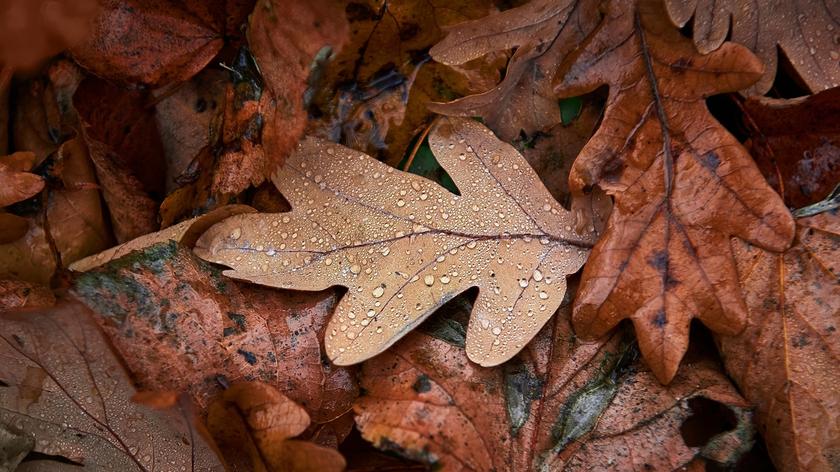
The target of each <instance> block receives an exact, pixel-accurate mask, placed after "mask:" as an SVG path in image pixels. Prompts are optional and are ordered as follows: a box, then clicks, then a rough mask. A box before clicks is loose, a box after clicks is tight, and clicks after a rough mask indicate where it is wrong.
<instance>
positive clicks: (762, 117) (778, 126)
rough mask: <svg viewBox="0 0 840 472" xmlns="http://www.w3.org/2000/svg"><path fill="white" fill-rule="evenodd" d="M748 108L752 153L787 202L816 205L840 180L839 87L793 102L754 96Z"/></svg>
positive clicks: (745, 105) (798, 205)
mask: <svg viewBox="0 0 840 472" xmlns="http://www.w3.org/2000/svg"><path fill="white" fill-rule="evenodd" d="M743 109H744V121H745V124H746V125H747V129H748V130H749V132H750V135H751V136H750V138H751V141H750V143H749V148H750V154H752V156H753V157H754V158H755V161H756V163H757V164H758V167H759V169H761V171H762V173H764V176H765V177H766V178H767V181H768V182H769V183H770V185H772V186H773V187H774V188H778V189H779V193H780V194H782V196H783V197H784V200H785V203H787V204H788V205H789V206H791V207H793V208H801V207H804V206H806V205H809V204H812V203H816V202H818V201H820V200H821V199H822V198H823V197H825V196H826V195H828V193H829V192H831V190H832V189H833V188H834V186H835V185H837V183H838V182H840V88H834V89H831V90H826V91H825V92H820V93H817V94H814V95H811V96H808V97H802V98H795V99H790V100H784V99H772V98H765V97H750V98H749V99H747V100H746V102H745V103H744V106H743ZM780 178H781V182H780V181H779V179H780Z"/></svg>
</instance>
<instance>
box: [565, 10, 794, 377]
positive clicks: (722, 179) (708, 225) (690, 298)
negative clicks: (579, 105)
mask: <svg viewBox="0 0 840 472" xmlns="http://www.w3.org/2000/svg"><path fill="white" fill-rule="evenodd" d="M605 15H606V16H605V18H604V22H603V24H602V25H601V26H600V27H599V29H597V30H596V31H595V32H593V33H592V35H591V36H590V37H589V38H588V39H587V40H586V42H585V43H584V44H583V45H582V46H581V47H580V48H579V49H578V50H577V51H576V52H575V53H574V54H573V55H572V56H570V58H569V60H568V61H567V62H566V63H565V65H564V66H563V67H564V71H565V72H564V73H562V74H559V75H558V76H557V77H558V80H557V83H556V91H557V92H558V93H560V94H561V95H563V96H575V95H580V94H581V93H586V92H589V91H592V90H595V89H596V88H598V87H600V86H603V85H608V86H609V96H608V98H607V107H606V110H605V112H604V117H603V120H602V122H601V125H600V127H599V129H598V131H597V132H596V133H595V135H594V136H593V137H592V139H590V141H589V143H587V145H586V146H585V147H584V148H583V150H582V151H581V153H580V155H579V156H578V158H577V160H576V161H575V163H574V165H573V166H572V171H571V174H570V177H569V181H570V187H571V189H572V192H573V194H578V195H581V194H582V193H583V192H584V190H586V189H588V188H590V187H593V186H596V185H598V186H600V187H602V188H603V189H604V190H605V191H606V192H607V193H608V194H610V195H612V196H613V197H614V198H615V206H614V207H613V210H612V213H611V215H610V218H609V221H608V223H607V230H606V232H605V233H604V236H603V237H602V238H601V240H600V241H599V242H598V243H597V244H596V245H595V248H594V249H593V252H592V255H591V256H590V259H589V261H588V262H587V264H586V266H585V268H584V272H583V279H582V282H581V288H580V292H579V293H578V296H577V298H576V301H575V303H576V306H575V310H574V321H575V327H576V330H577V331H578V334H579V335H581V336H583V337H585V338H597V337H599V336H602V335H603V334H604V333H606V332H607V331H609V330H610V329H612V328H613V327H614V326H615V325H616V324H618V322H619V321H621V320H622V319H624V318H630V319H631V320H632V321H633V323H634V325H635V327H636V334H637V336H638V339H639V347H640V349H641V352H642V355H643V356H644V358H645V359H646V361H647V363H648V365H649V366H650V367H651V369H652V370H653V372H654V373H655V374H656V376H657V378H658V379H659V380H661V381H662V382H668V381H670V380H671V378H673V376H674V375H675V373H676V372H677V368H678V366H679V362H680V359H681V358H682V357H683V354H684V353H685V351H686V349H687V346H688V333H689V323H690V321H691V319H692V318H695V317H696V318H699V319H700V321H702V322H703V323H704V324H705V325H706V326H708V327H709V328H710V329H712V330H713V331H715V332H719V333H723V334H736V333H738V332H739V331H740V330H741V329H743V327H744V323H745V319H746V306H745V304H744V299H743V295H742V294H741V288H740V286H739V284H738V280H737V277H738V273H737V271H736V269H735V261H734V259H733V255H732V252H731V250H730V249H729V245H728V241H729V238H730V236H736V237H739V238H741V239H744V240H747V241H750V242H752V243H754V244H757V245H759V246H761V247H764V248H766V249H769V250H775V251H781V250H784V249H785V248H786V247H787V246H789V245H790V242H791V240H792V238H793V220H792V218H791V216H790V213H789V212H788V211H787V209H786V208H785V206H784V204H783V203H782V201H781V200H780V199H779V198H778V196H777V195H776V194H775V193H774V192H773V191H772V190H771V189H770V187H769V186H768V185H767V184H766V183H765V181H764V179H763V178H762V176H761V174H760V172H759V171H758V169H757V168H756V167H755V165H754V163H753V162H752V160H751V159H750V157H749V155H748V154H747V152H746V150H745V149H744V148H743V147H741V145H740V144H739V143H738V141H737V140H736V139H735V138H734V137H732V136H731V135H729V134H728V133H727V132H726V130H725V129H724V128H723V127H722V126H721V125H720V124H719V123H717V122H716V121H715V120H714V119H713V118H712V117H711V115H710V114H709V112H708V110H707V109H706V107H705V102H704V100H703V99H704V98H705V97H707V96H709V95H712V94H715V93H721V92H725V91H734V90H739V89H741V88H744V87H746V86H748V85H749V84H751V83H753V82H754V81H755V80H756V79H757V78H758V77H759V76H760V73H761V64H760V63H759V62H758V60H757V59H756V58H755V57H754V56H752V54H750V52H749V51H748V50H747V49H745V48H743V47H741V46H739V45H736V44H732V43H726V44H724V45H723V46H721V47H720V48H719V49H718V50H716V51H713V52H711V53H709V54H707V55H704V56H701V55H700V54H698V53H697V51H696V50H695V49H694V46H693V45H692V44H691V42H690V41H689V40H688V39H686V38H684V37H683V36H681V35H680V33H679V31H678V30H677V29H676V28H674V27H673V26H672V25H671V24H670V23H669V21H668V19H667V17H666V14H665V12H664V11H663V9H662V7H661V5H659V4H657V3H656V2H647V1H643V2H639V3H638V4H637V3H636V2H631V1H615V2H611V3H610V5H609V7H608V9H607V10H606V13H605ZM681 58H690V62H691V66H690V67H689V68H686V69H684V70H683V71H682V72H680V74H678V75H675V74H674V72H673V70H672V68H671V67H670V64H672V63H674V62H677V61H678V60H679V59H681ZM683 62H685V61H683ZM663 254H667V257H664V256H663ZM662 313H664V320H659V319H657V318H659V317H660V316H661V314H662Z"/></svg>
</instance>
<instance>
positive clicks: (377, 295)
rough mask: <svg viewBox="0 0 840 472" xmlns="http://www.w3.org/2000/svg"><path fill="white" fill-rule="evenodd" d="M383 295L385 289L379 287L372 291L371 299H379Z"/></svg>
mask: <svg viewBox="0 0 840 472" xmlns="http://www.w3.org/2000/svg"><path fill="white" fill-rule="evenodd" d="M384 293H385V288H383V287H382V286H381V285H380V286H379V287H376V288H375V289H373V293H372V294H373V298H380V297H381V296H382V295H383V294H384Z"/></svg>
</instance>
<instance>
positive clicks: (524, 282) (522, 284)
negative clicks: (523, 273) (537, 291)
mask: <svg viewBox="0 0 840 472" xmlns="http://www.w3.org/2000/svg"><path fill="white" fill-rule="evenodd" d="M519 286H520V287H522V288H525V287H527V286H528V279H519Z"/></svg>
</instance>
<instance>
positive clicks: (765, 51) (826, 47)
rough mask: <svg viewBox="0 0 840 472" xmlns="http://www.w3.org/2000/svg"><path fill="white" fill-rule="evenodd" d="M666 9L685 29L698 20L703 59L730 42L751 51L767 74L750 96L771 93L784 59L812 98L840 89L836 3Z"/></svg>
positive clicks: (671, 1)
mask: <svg viewBox="0 0 840 472" xmlns="http://www.w3.org/2000/svg"><path fill="white" fill-rule="evenodd" d="M665 4H666V5H667V8H668V13H669V14H670V16H671V19H672V20H673V21H674V23H676V24H677V25H679V26H680V27H682V26H684V25H685V24H686V23H688V21H689V20H691V18H692V17H693V18H694V21H693V22H692V30H693V31H694V44H696V45H697V49H698V50H699V51H700V53H701V54H707V53H709V52H712V51H714V50H715V49H717V48H718V47H720V45H721V44H723V42H724V41H725V40H727V39H729V40H730V41H733V42H736V43H739V44H743V45H744V46H746V47H748V48H750V49H751V50H752V51H753V52H754V53H755V54H756V55H757V56H758V57H759V59H761V61H762V62H764V66H765V69H764V74H763V75H762V76H761V79H759V80H758V82H757V83H756V84H754V85H753V86H752V87H751V88H750V89H749V90H748V93H749V94H750V95H763V94H764V93H765V92H767V91H768V90H770V87H772V85H773V80H774V79H775V77H776V69H777V67H778V63H779V54H784V55H785V56H786V57H787V58H788V60H789V61H790V64H791V65H792V66H793V68H794V69H795V70H796V72H798V73H799V76H800V78H801V79H802V80H803V81H804V82H805V85H806V86H807V87H808V88H809V89H810V90H811V91H812V92H819V91H822V90H826V89H829V88H831V87H837V86H838V85H840V52H838V50H837V45H838V44H840V17H838V16H837V12H838V4H837V3H836V2H832V1H831V0H829V1H828V2H811V1H807V0H786V1H782V2H776V1H772V0H759V1H754V0H714V1H712V0H690V1H686V0H666V2H665ZM730 31H731V34H730Z"/></svg>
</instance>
